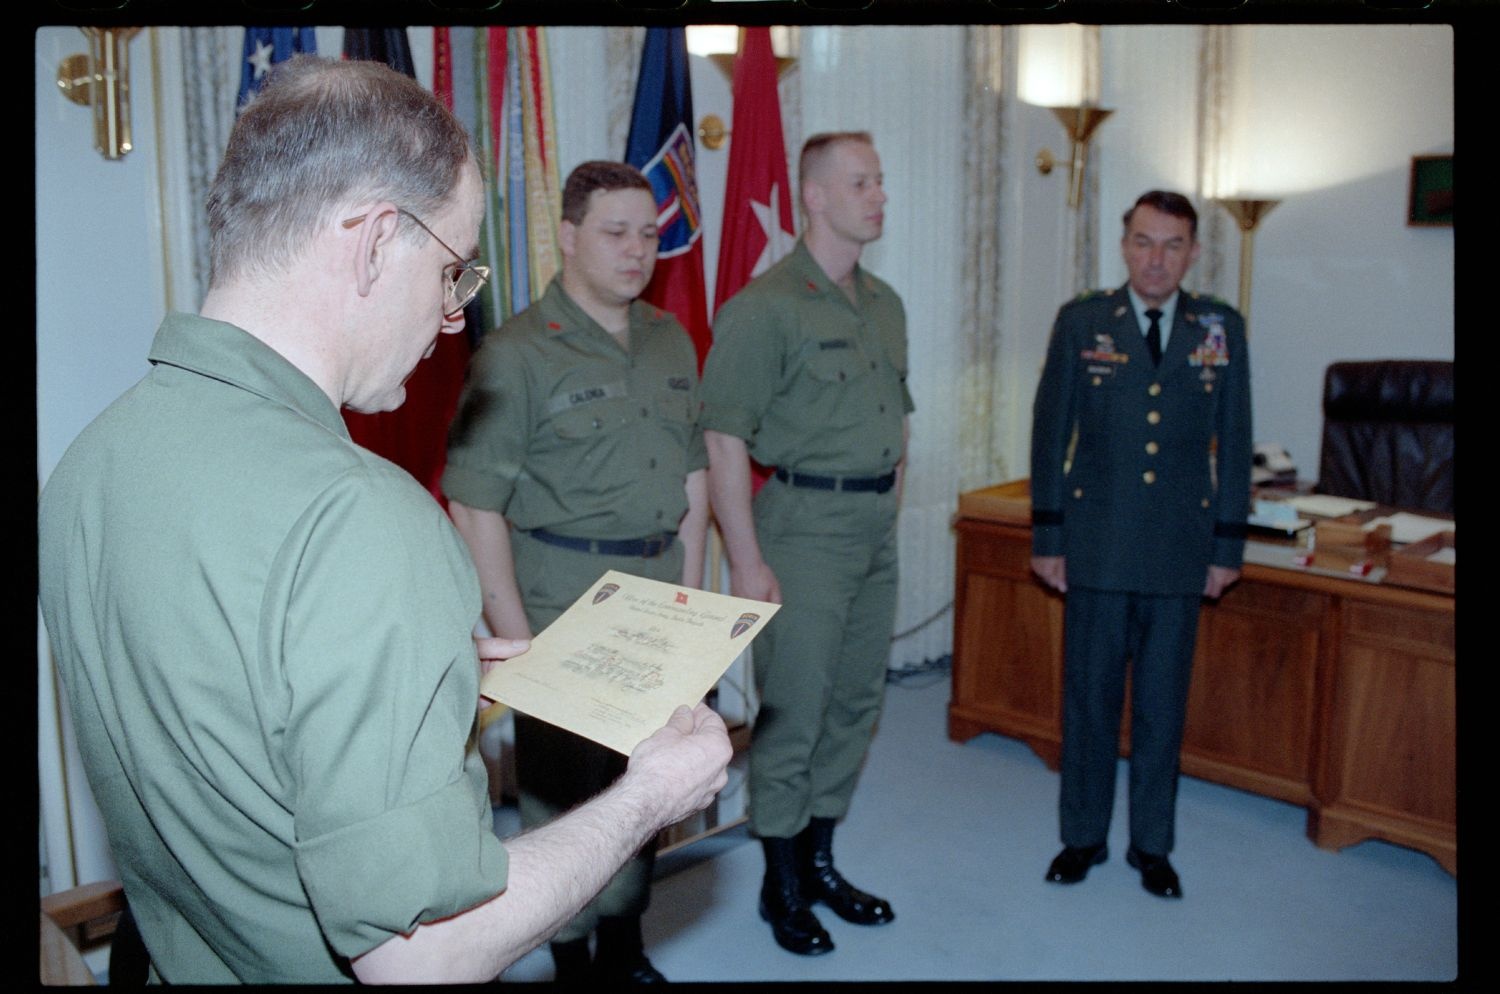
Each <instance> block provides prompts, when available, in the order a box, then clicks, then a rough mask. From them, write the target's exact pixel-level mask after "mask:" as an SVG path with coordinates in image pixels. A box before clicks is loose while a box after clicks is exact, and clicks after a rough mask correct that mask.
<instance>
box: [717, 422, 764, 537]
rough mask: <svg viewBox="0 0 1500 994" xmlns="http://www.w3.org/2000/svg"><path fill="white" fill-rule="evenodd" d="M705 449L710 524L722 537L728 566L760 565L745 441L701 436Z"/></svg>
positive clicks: (732, 436)
mask: <svg viewBox="0 0 1500 994" xmlns="http://www.w3.org/2000/svg"><path fill="white" fill-rule="evenodd" d="M703 441H704V444H705V445H707V447H708V493H709V499H710V502H711V503H712V505H713V511H714V520H715V521H717V522H718V524H719V534H720V535H722V536H723V537H724V551H725V553H727V554H728V556H729V562H730V565H731V566H741V565H749V564H752V563H758V562H760V561H761V554H760V543H759V542H757V541H756V538H755V517H754V514H753V513H752V511H751V506H750V496H751V495H750V453H749V450H748V449H747V448H746V447H745V440H744V439H742V438H736V437H735V436H734V435H725V434H722V433H720V432H716V431H705V432H704V433H703Z"/></svg>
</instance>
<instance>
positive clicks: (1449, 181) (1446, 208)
mask: <svg viewBox="0 0 1500 994" xmlns="http://www.w3.org/2000/svg"><path fill="white" fill-rule="evenodd" d="M1406 223H1407V224H1409V225H1416V226H1420V227H1439V226H1446V227H1449V228H1451V227H1453V156H1451V155H1414V156H1412V159H1411V187H1410V190H1409V192H1408V195H1407V200H1406Z"/></svg>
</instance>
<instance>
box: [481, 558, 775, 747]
mask: <svg viewBox="0 0 1500 994" xmlns="http://www.w3.org/2000/svg"><path fill="white" fill-rule="evenodd" d="M780 609H781V606H780V605H779V604H768V603H766V602H764V601H752V600H746V599H745V598H743V597H729V596H726V595H724V594H715V593H711V592H709V591H707V590H697V589H695V588H692V587H682V586H678V585H676V584H672V583H662V582H660V581H658V580H647V579H645V578H644V577H639V576H632V575H630V574H629V573H621V572H619V571H618V570H610V571H609V572H607V573H605V574H604V575H603V576H601V577H600V578H599V579H598V580H596V581H594V585H593V586H592V587H590V588H589V589H588V590H587V591H585V592H584V595H583V596H582V597H580V598H578V600H577V601H575V602H574V603H573V606H572V607H570V608H568V609H567V610H566V611H564V612H563V613H562V615H561V616H560V617H559V618H558V619H557V620H556V621H554V622H553V623H552V624H550V625H548V626H547V628H546V630H545V631H543V632H541V633H540V634H538V635H537V636H536V637H535V638H533V639H532V640H531V648H530V649H528V650H526V652H524V653H522V654H521V655H519V656H517V657H516V658H514V659H508V660H504V661H502V662H500V663H498V664H496V665H495V667H494V669H492V670H490V672H489V673H487V674H486V675H485V677H484V679H483V680H482V681H481V682H480V685H479V691H480V693H482V694H483V695H484V696H485V697H488V698H490V699H491V700H495V701H499V702H501V703H502V704H506V705H509V706H510V707H512V708H515V709H516V710H517V711H521V712H523V713H525V714H528V715H530V716H532V717H533V718H539V719H541V720H542V721H546V722H549V723H551V724H553V725H558V726H560V727H562V728H565V729H567V730H568V731H570V732H573V733H575V734H577V735H582V736H584V737H585V738H589V739H592V740H593V741H595V742H598V743H599V744H600V745H605V746H608V747H609V748H611V749H613V750H615V751H616V752H620V753H624V754H625V755H627V756H628V755H630V752H631V750H633V749H634V748H635V747H636V745H637V744H638V743H639V742H640V741H641V740H642V739H645V738H649V737H650V736H651V734H652V733H653V732H655V731H656V730H657V729H659V728H661V726H662V725H665V724H666V723H667V719H668V718H669V717H671V715H672V712H673V711H675V710H676V709H677V708H678V707H679V706H680V705H684V704H685V705H687V706H688V707H692V706H693V705H695V704H697V703H698V702H699V701H700V700H702V699H703V695H705V694H707V693H708V691H709V690H710V689H711V688H712V687H713V685H714V684H715V683H717V682H718V680H719V677H721V676H723V675H724V671H725V670H727V669H729V664H730V663H732V662H734V660H735V657H736V656H738V655H739V654H740V653H741V652H743V651H744V649H745V646H747V645H749V644H750V640H751V639H753V638H755V636H756V635H758V634H760V632H761V630H762V629H764V628H765V626H766V622H768V621H770V620H771V616H772V615H774V614H775V613H776V612H777V611H778V610H780Z"/></svg>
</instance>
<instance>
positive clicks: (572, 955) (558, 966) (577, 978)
mask: <svg viewBox="0 0 1500 994" xmlns="http://www.w3.org/2000/svg"><path fill="white" fill-rule="evenodd" d="M548 948H549V949H551V951H552V965H553V967H554V974H553V979H554V980H556V981H557V983H559V984H583V983H587V982H588V980H589V975H590V970H591V964H590V963H589V937H588V936H586V935H585V936H584V937H583V938H581V939H569V940H567V941H566V942H554V943H551V944H550V945H549V947H548Z"/></svg>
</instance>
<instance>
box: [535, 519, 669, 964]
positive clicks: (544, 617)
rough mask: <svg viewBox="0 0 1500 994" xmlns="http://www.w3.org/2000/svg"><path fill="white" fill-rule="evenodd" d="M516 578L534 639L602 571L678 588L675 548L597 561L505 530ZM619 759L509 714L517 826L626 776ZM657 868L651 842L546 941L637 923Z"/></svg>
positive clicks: (539, 821)
mask: <svg viewBox="0 0 1500 994" xmlns="http://www.w3.org/2000/svg"><path fill="white" fill-rule="evenodd" d="M511 545H512V548H513V550H514V554H515V561H516V577H517V580H518V582H519V583H520V585H521V600H522V602H523V604H524V605H525V607H526V620H527V622H528V623H529V624H530V625H531V631H532V633H533V634H536V633H539V632H541V631H542V629H544V628H546V627H547V626H548V625H550V624H551V623H552V622H553V621H555V620H556V619H557V617H558V615H560V614H562V613H563V612H564V611H566V610H567V609H568V608H569V607H571V606H572V604H573V602H574V601H576V600H577V599H578V598H579V597H581V596H582V595H583V593H584V591H586V590H588V589H589V588H590V587H592V586H593V584H594V582H595V581H596V580H598V579H599V577H600V576H602V575H603V574H604V572H605V571H606V570H612V569H613V570H619V571H620V572H622V573H630V574H632V575H635V576H644V577H646V578H647V579H651V580H660V581H662V582H664V583H680V582H681V581H682V543H680V542H673V543H672V545H671V547H669V548H668V549H667V550H666V551H665V552H663V553H662V554H661V555H659V556H655V557H653V558H651V559H643V558H641V557H639V556H604V555H598V554H596V553H592V552H578V551H574V550H572V549H563V548H559V547H557V546H555V545H548V544H546V543H544V542H541V541H538V540H537V539H535V538H532V537H531V536H530V535H528V534H527V533H526V532H523V531H512V532H511ZM625 764H626V757H625V756H622V755H620V754H619V753H617V752H615V751H614V750H613V749H610V748H608V747H606V746H602V745H599V744H598V743H597V742H593V741H591V740H589V739H586V738H583V737H582V736H580V735H574V734H573V733H572V732H567V731H564V730H563V729H561V728H558V727H557V726H556V725H552V724H548V723H547V722H545V721H540V720H538V719H536V718H531V717H528V716H526V715H523V714H520V713H517V714H516V781H517V792H518V794H519V798H518V801H519V804H518V808H519V810H520V815H521V825H522V827H524V828H534V827H535V826H537V825H541V824H544V823H546V822H548V821H551V820H552V819H553V818H556V817H557V816H558V815H561V814H563V813H564V812H566V811H568V810H569V809H571V808H574V807H576V806H578V805H579V804H581V803H583V802H584V801H587V800H588V799H589V798H591V797H593V796H594V795H595V794H597V793H599V792H600V791H602V790H604V789H605V788H606V787H608V786H609V785H610V784H612V783H614V782H615V780H617V779H618V778H619V776H620V774H622V773H624V772H625ZM655 863H656V842H655V840H654V839H653V840H652V841H650V842H648V843H646V845H645V846H644V847H643V848H642V849H641V851H640V852H639V853H637V854H636V855H635V856H634V857H633V858H632V859H630V860H629V861H628V862H627V863H626V864H625V865H624V866H623V867H621V868H620V870H619V871H618V872H617V873H616V874H615V875H614V876H613V877H612V878H611V879H610V881H609V883H608V884H606V885H605V887H604V890H602V891H601V892H600V893H599V895H598V896H597V897H595V898H594V899H593V900H592V901H591V902H589V904H588V905H586V906H585V907H584V909H583V910H582V911H580V912H579V913H578V914H577V915H576V916H575V917H574V918H573V919H572V920H571V921H569V922H568V923H567V924H566V925H564V926H563V927H562V929H560V930H559V931H558V933H557V935H555V936H553V938H552V941H553V942H568V941H571V940H573V939H580V938H585V937H587V936H588V935H589V933H590V932H592V931H594V929H595V927H596V926H597V925H598V923H599V918H600V917H601V916H609V917H627V916H639V915H641V914H642V913H644V912H645V910H646V906H647V905H648V904H649V903H650V901H651V873H652V870H653V868H654V866H655Z"/></svg>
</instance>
